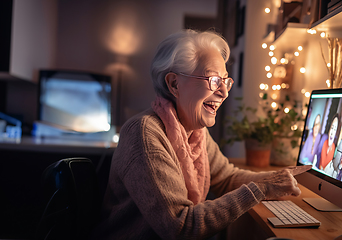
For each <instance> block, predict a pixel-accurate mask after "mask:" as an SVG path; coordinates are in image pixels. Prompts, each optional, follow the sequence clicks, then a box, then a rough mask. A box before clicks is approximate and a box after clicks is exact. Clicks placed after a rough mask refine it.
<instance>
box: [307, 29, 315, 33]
mask: <svg viewBox="0 0 342 240" xmlns="http://www.w3.org/2000/svg"><path fill="white" fill-rule="evenodd" d="M306 31H307V33H310V34H316V30H314V29H308V30H306Z"/></svg>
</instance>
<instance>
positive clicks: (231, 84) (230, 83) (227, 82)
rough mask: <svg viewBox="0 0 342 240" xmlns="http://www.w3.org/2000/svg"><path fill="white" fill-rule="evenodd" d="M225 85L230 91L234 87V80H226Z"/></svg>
mask: <svg viewBox="0 0 342 240" xmlns="http://www.w3.org/2000/svg"><path fill="white" fill-rule="evenodd" d="M225 84H226V86H227V89H228V91H229V90H230V89H231V88H232V86H233V79H232V78H227V79H225Z"/></svg>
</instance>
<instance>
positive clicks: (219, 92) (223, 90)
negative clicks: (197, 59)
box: [215, 83, 228, 98]
mask: <svg viewBox="0 0 342 240" xmlns="http://www.w3.org/2000/svg"><path fill="white" fill-rule="evenodd" d="M215 94H217V95H219V96H220V97H221V98H227V97H228V89H227V87H226V85H225V84H224V83H222V84H221V86H220V87H219V88H218V89H217V90H216V91H215Z"/></svg>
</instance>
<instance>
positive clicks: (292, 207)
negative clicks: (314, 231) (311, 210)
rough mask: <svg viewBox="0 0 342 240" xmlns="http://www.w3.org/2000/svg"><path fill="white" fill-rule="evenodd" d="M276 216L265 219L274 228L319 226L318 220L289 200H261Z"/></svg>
mask: <svg viewBox="0 0 342 240" xmlns="http://www.w3.org/2000/svg"><path fill="white" fill-rule="evenodd" d="M262 203H263V204H264V205H265V207H266V208H268V209H269V210H270V211H271V212H272V213H273V214H274V215H275V216H276V217H272V218H268V219H267V220H268V221H269V222H270V223H271V224H272V225H273V227H275V228H281V227H283V228H286V227H319V226H320V225H321V223H320V221H318V220H317V219H315V218H314V217H312V216H311V215H310V214H308V213H307V212H306V211H304V210H303V209H301V208H300V207H298V206H297V205H296V204H295V203H293V202H292V201H289V200H282V201H262Z"/></svg>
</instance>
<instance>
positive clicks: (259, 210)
mask: <svg viewBox="0 0 342 240" xmlns="http://www.w3.org/2000/svg"><path fill="white" fill-rule="evenodd" d="M230 162H232V163H233V164H234V165H235V166H237V167H240V168H244V169H250V170H253V171H270V170H279V169H281V168H282V167H279V166H268V167H266V168H256V167H251V166H246V165H245V163H244V159H230ZM298 186H299V188H300V189H301V191H302V194H301V195H300V196H299V197H293V196H289V197H284V198H282V199H284V200H291V201H293V202H294V203H295V204H297V205H298V206H299V207H301V208H302V209H304V210H305V211H306V212H308V213H309V214H311V215H312V216H313V217H314V218H316V219H317V220H319V221H320V222H321V226H320V227H319V228H274V227H272V225H271V224H270V223H269V222H268V220H267V218H269V217H274V215H273V213H271V212H270V211H269V210H268V209H267V208H266V207H265V206H264V205H263V204H262V203H260V204H258V205H257V206H255V207H254V208H252V209H251V210H250V211H249V214H250V215H251V216H252V217H253V219H254V220H255V221H256V223H257V224H258V225H259V227H260V228H262V229H263V230H264V232H265V233H266V234H267V235H268V236H269V237H283V238H290V239H295V240H302V239H303V240H315V239H317V240H325V239H330V240H333V239H335V238H336V237H338V236H340V235H342V212H320V211H317V210H315V209H314V208H313V207H311V206H310V205H309V204H307V203H306V202H304V201H303V200H302V198H306V197H309V198H321V197H320V196H319V195H317V194H315V193H314V192H312V191H310V190H309V189H307V188H305V187H304V186H302V185H300V184H299V185H298ZM341 201H342V200H341Z"/></svg>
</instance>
